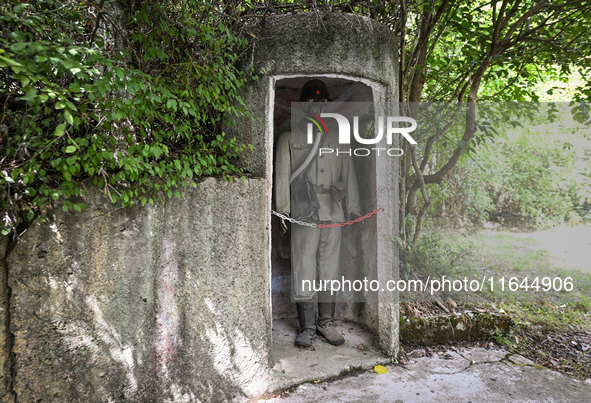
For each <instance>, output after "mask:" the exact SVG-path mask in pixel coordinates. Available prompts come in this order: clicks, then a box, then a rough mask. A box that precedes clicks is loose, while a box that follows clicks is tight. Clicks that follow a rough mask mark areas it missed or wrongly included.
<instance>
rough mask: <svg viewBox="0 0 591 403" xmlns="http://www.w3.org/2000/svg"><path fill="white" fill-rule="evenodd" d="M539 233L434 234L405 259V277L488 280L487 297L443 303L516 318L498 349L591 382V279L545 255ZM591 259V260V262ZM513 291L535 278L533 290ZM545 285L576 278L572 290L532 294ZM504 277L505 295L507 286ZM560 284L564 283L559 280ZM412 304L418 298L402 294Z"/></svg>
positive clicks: (462, 296) (464, 295) (460, 295)
mask: <svg viewBox="0 0 591 403" xmlns="http://www.w3.org/2000/svg"><path fill="white" fill-rule="evenodd" d="M534 235H535V234H531V235H529V234H527V233H524V232H512V231H492V230H481V231H477V232H469V233H458V232H452V231H449V230H438V231H432V232H429V233H427V234H426V235H425V237H424V238H423V239H422V240H421V243H420V245H418V246H417V249H416V250H415V253H413V254H412V255H409V254H405V253H403V254H402V260H403V264H402V269H401V278H405V277H406V278H417V277H418V278H421V279H425V278H426V277H429V276H430V277H431V278H441V276H444V275H445V276H446V277H447V278H452V279H463V278H467V279H469V280H473V279H477V280H479V281H482V279H483V277H486V278H487V279H490V278H491V277H492V278H493V279H494V281H493V285H494V287H492V289H491V287H490V284H489V281H490V280H487V281H486V282H485V286H484V287H483V289H482V291H477V292H464V291H462V292H453V291H452V292H448V293H440V294H439V295H438V298H439V300H440V301H446V299H447V298H448V297H449V298H452V299H453V300H454V301H455V302H458V303H460V304H462V303H464V306H465V307H466V306H467V307H470V306H471V305H472V306H476V307H478V306H479V307H485V308H487V309H489V310H491V309H492V310H498V311H501V312H505V313H507V314H509V315H510V316H511V317H512V318H513V320H514V321H515V323H516V325H515V327H514V328H513V330H512V331H511V332H510V333H509V334H500V335H498V337H497V342H498V343H499V344H501V345H503V346H504V347H505V348H507V349H508V350H509V351H512V352H515V353H518V354H521V355H523V356H525V357H527V358H529V359H531V360H533V361H534V362H535V363H536V364H539V365H543V366H545V367H548V368H551V369H555V370H558V371H561V372H563V373H565V374H567V375H569V376H572V377H574V378H577V379H582V380H585V379H588V378H589V377H591V350H589V349H587V350H585V348H587V347H585V348H581V346H589V345H591V273H585V272H583V271H581V270H577V269H574V268H572V267H570V268H568V267H564V266H563V265H561V264H560V262H559V261H557V259H555V258H554V256H553V255H552V253H550V252H549V251H547V250H544V249H541V248H540V246H539V244H538V241H537V240H536V238H535V236H534ZM590 259H591V258H590ZM513 277H514V278H516V279H518V280H517V282H516V283H514V284H513V285H514V286H515V285H519V284H523V285H525V284H524V283H523V279H524V278H527V279H528V286H529V289H527V288H526V287H525V286H524V287H514V291H511V290H509V289H508V288H509V287H508V286H509V284H508V281H509V279H510V278H513ZM536 277H537V278H538V284H540V282H541V281H542V279H544V278H549V279H552V280H553V281H555V282H556V284H558V283H560V282H562V283H563V284H564V281H565V280H566V279H567V278H570V279H572V284H573V288H572V290H570V291H565V290H561V291H556V290H549V291H547V292H545V291H541V288H540V290H539V291H535V289H534V288H532V287H531V285H532V282H533V281H534V280H535V278H536ZM501 278H505V291H502V290H501V289H500V288H501V287H500V279H501ZM554 279H557V280H554ZM405 297H406V298H409V299H410V300H412V298H413V295H408V294H407V295H401V298H402V299H403V298H405Z"/></svg>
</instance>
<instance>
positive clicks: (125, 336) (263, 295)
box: [0, 179, 271, 402]
mask: <svg viewBox="0 0 591 403" xmlns="http://www.w3.org/2000/svg"><path fill="white" fill-rule="evenodd" d="M87 202H88V204H89V208H88V209H86V210H85V211H83V212H82V213H81V214H67V213H63V212H62V211H60V210H54V215H53V217H52V218H51V220H50V221H49V222H47V223H38V222H36V223H34V224H33V225H32V226H31V228H29V229H28V230H27V232H26V233H25V234H24V235H23V236H22V237H21V239H20V240H19V241H18V243H17V244H16V247H15V248H14V249H13V250H12V251H11V252H10V254H9V255H8V258H7V266H8V285H9V287H10V289H11V292H12V295H11V298H10V332H11V333H12V335H13V336H14V342H13V346H12V352H13V354H14V366H13V369H12V373H13V374H14V375H15V378H14V382H13V385H12V387H13V389H14V392H15V393H16V395H17V396H18V401H22V402H33V401H38V399H40V400H42V401H48V402H74V401H84V402H106V401H122V400H125V401H135V402H147V401H151V402H159V401H171V402H172V401H174V402H183V401H201V400H207V401H226V400H228V399H230V398H232V397H233V396H236V395H241V394H248V395H256V394H259V393H262V392H264V391H265V389H266V382H265V381H266V379H267V376H268V375H267V370H268V368H269V354H268V353H269V351H270V348H271V340H270V327H271V324H270V302H269V293H268V292H265V291H264V290H268V289H269V278H268V252H267V251H268V238H267V232H268V231H267V222H268V221H267V220H266V217H267V208H268V207H267V201H266V196H265V181H264V180H248V181H245V180H238V181H235V182H222V181H218V180H215V179H207V180H205V181H204V182H202V183H200V184H199V185H198V186H197V188H195V189H193V188H190V189H186V190H184V191H183V192H182V198H181V199H171V200H168V201H166V203H165V204H164V205H162V206H158V207H153V206H145V207H136V208H131V209H121V208H120V207H118V206H114V205H111V204H110V203H109V201H108V199H106V198H104V197H103V196H102V195H101V194H100V193H99V192H98V191H97V190H93V189H92V188H91V189H89V195H88V201H87ZM0 313H2V314H4V312H3V311H0ZM2 342H4V339H3V338H2V337H0V343H2ZM2 359H3V361H2V362H0V364H4V362H5V359H6V357H2ZM8 374H10V372H9V373H8Z"/></svg>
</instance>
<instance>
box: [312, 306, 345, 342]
mask: <svg viewBox="0 0 591 403" xmlns="http://www.w3.org/2000/svg"><path fill="white" fill-rule="evenodd" d="M335 307H336V304H335V303H334V302H319V303H318V326H317V327H316V333H318V334H319V335H320V336H322V337H324V338H325V339H326V341H327V342H329V343H330V344H332V345H334V346H340V345H341V344H343V343H344V342H345V338H344V337H343V336H342V335H341V334H340V333H339V332H338V331H337V329H336V328H335V327H334V312H335Z"/></svg>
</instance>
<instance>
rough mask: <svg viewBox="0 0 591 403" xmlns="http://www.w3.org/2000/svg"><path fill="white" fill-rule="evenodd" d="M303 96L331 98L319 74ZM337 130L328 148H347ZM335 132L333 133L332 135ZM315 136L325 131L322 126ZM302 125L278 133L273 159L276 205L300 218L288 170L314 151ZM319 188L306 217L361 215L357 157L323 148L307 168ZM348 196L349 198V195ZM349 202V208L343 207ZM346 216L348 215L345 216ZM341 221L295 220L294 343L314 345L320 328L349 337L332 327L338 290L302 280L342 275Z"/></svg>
mask: <svg viewBox="0 0 591 403" xmlns="http://www.w3.org/2000/svg"><path fill="white" fill-rule="evenodd" d="M300 102H314V103H315V104H314V105H317V103H318V102H330V98H329V94H328V89H327V87H326V85H325V84H324V82H322V81H321V80H310V81H308V82H307V83H306V84H305V85H304V87H303V88H302V92H301V96H300ZM337 133H338V132H337V131H336V130H332V131H331V130H329V135H328V136H327V137H326V138H325V139H323V145H322V147H324V148H332V149H334V150H336V149H339V150H342V151H346V150H349V148H348V145H339V144H338V135H337ZM331 134H332V136H331ZM315 135H316V136H319V135H321V134H320V133H319V132H318V133H316V134H315ZM312 149H313V146H312V144H308V142H307V137H306V132H305V129H304V128H299V127H296V128H293V127H292V131H287V132H283V133H281V134H280V135H279V136H278V138H277V146H276V158H275V159H276V164H275V175H274V176H275V182H274V191H275V208H276V210H277V211H278V212H279V213H281V214H284V215H290V213H291V216H292V217H294V218H298V212H300V211H302V210H308V211H309V209H308V207H310V206H305V205H303V206H302V205H298V203H300V202H298V200H299V199H298V198H297V197H295V196H296V195H294V194H293V192H292V191H295V190H294V188H295V186H290V176H291V174H292V172H295V171H296V170H297V169H298V168H299V167H300V166H301V165H302V163H303V162H304V160H305V159H306V157H308V156H309V155H310V153H311V152H312ZM303 174H304V175H306V176H307V179H308V181H309V183H310V184H311V188H312V189H313V191H314V192H315V193H316V195H315V196H316V199H317V205H316V208H313V209H312V211H313V213H312V214H311V215H310V216H309V217H306V218H304V219H301V220H302V221H306V222H310V223H316V224H333V223H341V222H345V221H346V219H347V218H349V219H351V218H357V217H359V216H360V214H359V212H360V207H359V194H358V190H357V179H356V176H355V167H354V164H353V158H352V157H351V156H350V155H348V154H347V153H341V152H340V153H339V155H337V153H336V152H332V153H323V154H322V155H320V156H319V155H318V152H316V155H315V158H314V159H313V160H312V161H311V162H310V163H309V166H308V168H306V170H305V171H304V173H303ZM344 199H346V203H345V200H344ZM345 205H346V209H347V211H346V212H345V211H344V209H343V208H344V206H345ZM347 216H348V217H347ZM341 230H342V228H341V227H334V228H312V227H307V226H302V225H298V224H295V223H294V224H292V225H291V256H292V259H291V273H292V275H291V281H292V290H293V297H294V299H295V301H296V308H297V313H298V320H299V324H300V328H301V333H300V334H299V335H298V337H297V338H296V341H295V344H296V346H301V347H310V346H311V345H312V340H313V338H314V333H315V332H316V333H318V334H319V335H321V336H322V337H324V338H325V339H326V340H327V341H328V342H329V343H331V344H333V345H340V344H343V343H344V342H345V339H344V338H343V336H342V335H341V334H340V333H339V332H338V331H337V330H336V329H335V327H334V315H335V299H336V294H333V295H331V292H330V290H328V291H319V292H318V293H316V292H315V291H314V289H313V287H312V289H310V288H309V287H302V285H303V280H309V283H308V284H310V283H312V284H314V282H315V281H316V284H318V282H317V281H318V280H320V281H322V280H336V279H338V278H339V276H338V275H339V256H340V249H341ZM316 294H318V296H317V300H318V320H317V321H315V303H314V302H313V301H314V300H313V298H314V297H315V296H316Z"/></svg>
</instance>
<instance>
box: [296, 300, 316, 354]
mask: <svg viewBox="0 0 591 403" xmlns="http://www.w3.org/2000/svg"><path fill="white" fill-rule="evenodd" d="M296 308H297V310H298V320H299V321H300V329H301V330H302V332H301V333H300V334H299V335H298V337H297V338H296V341H295V345H296V346H299V347H310V346H311V345H312V339H313V338H314V331H315V330H316V325H315V324H314V316H315V312H314V302H296Z"/></svg>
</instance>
